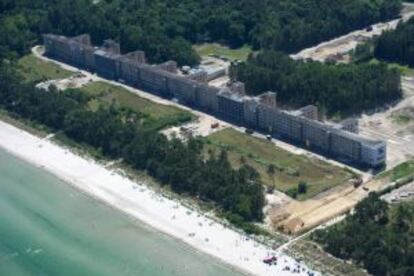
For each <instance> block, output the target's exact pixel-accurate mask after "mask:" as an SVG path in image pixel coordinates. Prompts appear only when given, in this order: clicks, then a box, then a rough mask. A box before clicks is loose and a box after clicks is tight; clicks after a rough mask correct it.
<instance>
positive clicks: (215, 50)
mask: <svg viewBox="0 0 414 276" xmlns="http://www.w3.org/2000/svg"><path fill="white" fill-rule="evenodd" d="M194 48H195V50H196V51H197V53H198V54H199V55H200V56H202V57H206V56H209V55H217V56H222V57H225V58H228V59H229V60H236V59H239V60H246V59H247V57H248V56H249V54H250V53H251V52H252V49H251V48H250V47H249V46H247V45H245V46H243V47H241V48H237V49H230V48H229V47H227V46H223V45H220V44H217V43H205V44H200V45H196V46H194Z"/></svg>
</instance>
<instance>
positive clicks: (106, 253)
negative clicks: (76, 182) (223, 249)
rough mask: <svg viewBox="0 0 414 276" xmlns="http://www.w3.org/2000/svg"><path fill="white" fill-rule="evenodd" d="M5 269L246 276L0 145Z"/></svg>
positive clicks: (0, 262)
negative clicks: (125, 213)
mask: <svg viewBox="0 0 414 276" xmlns="http://www.w3.org/2000/svg"><path fill="white" fill-rule="evenodd" d="M0 275H1V276H2V275H7V276H8V275H11V276H20V275H36V276H38V275H70V276H74V275H76V276H79V275H111V276H112V275H140V276H155V275H157V276H158V275H160V276H162V275H183V276H186V275H192V276H193V275H201V276H202V275H214V276H215V275H223V276H230V275H240V273H238V272H236V271H234V270H233V269H231V268H230V267H228V266H226V265H224V264H222V263H220V262H218V261H217V260H216V259H214V258H211V257H210V256H207V255H205V254H202V253H200V252H197V251H195V250H193V249H192V248H190V247H189V246H187V245H186V244H184V243H182V242H180V241H178V240H175V239H174V238H171V237H169V236H167V235H165V234H163V233H160V232H157V231H155V230H154V229H152V228H150V227H148V226H146V225H144V224H143V223H142V222H140V221H134V220H133V219H132V218H130V217H127V216H125V215H123V214H122V213H120V212H119V211H117V210H114V209H112V208H111V207H109V206H106V205H104V204H103V203H101V202H99V201H97V200H95V199H92V198H90V197H89V196H87V195H85V194H83V193H81V192H79V191H78V190H76V189H75V188H73V187H72V186H70V185H69V184H67V183H64V182H62V181H60V180H59V179H57V178H56V177H55V176H53V175H50V174H49V173H47V172H45V171H43V170H42V169H40V168H36V167H35V166H33V165H31V164H28V163H26V162H24V161H22V160H20V159H17V158H15V157H14V156H12V155H10V154H8V153H6V152H5V151H3V150H1V149H0Z"/></svg>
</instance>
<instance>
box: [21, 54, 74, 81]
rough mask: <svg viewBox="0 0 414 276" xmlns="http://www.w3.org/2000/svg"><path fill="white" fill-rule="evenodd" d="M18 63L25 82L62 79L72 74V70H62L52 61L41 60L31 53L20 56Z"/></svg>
mask: <svg viewBox="0 0 414 276" xmlns="http://www.w3.org/2000/svg"><path fill="white" fill-rule="evenodd" d="M18 64H19V66H20V68H21V69H20V71H21V73H22V74H23V77H24V78H25V80H26V81H27V82H36V83H37V82H41V81H45V80H52V79H64V78H68V77H70V76H72V75H73V72H70V71H67V70H64V69H62V68H60V67H59V66H58V65H56V64H54V63H51V62H46V61H43V60H41V59H39V58H37V57H35V56H34V55H32V54H30V55H27V56H24V57H22V58H21V59H20V60H19V62H18Z"/></svg>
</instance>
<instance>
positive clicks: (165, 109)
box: [81, 81, 195, 129]
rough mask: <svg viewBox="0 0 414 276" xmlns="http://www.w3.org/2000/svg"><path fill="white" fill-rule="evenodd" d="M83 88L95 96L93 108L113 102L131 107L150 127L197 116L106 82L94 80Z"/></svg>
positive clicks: (158, 127)
mask: <svg viewBox="0 0 414 276" xmlns="http://www.w3.org/2000/svg"><path fill="white" fill-rule="evenodd" d="M81 90H82V91H84V92H86V93H88V94H89V95H91V96H92V97H93V100H91V102H90V106H91V108H92V109H97V108H98V107H99V105H105V106H108V105H111V104H115V105H116V106H118V107H124V108H127V109H130V110H132V111H134V112H136V113H137V114H140V115H142V118H143V120H144V121H143V125H145V126H147V127H149V128H154V129H162V128H165V127H167V126H173V125H177V124H180V123H184V122H188V121H191V120H193V119H194V118H195V116H194V115H193V114H191V113H190V112H189V111H186V110H182V109H179V108H177V107H175V106H169V105H163V104H159V103H155V102H152V101H150V100H147V99H144V98H142V97H140V96H138V95H135V94H133V93H131V92H129V91H128V90H126V89H125V88H122V87H120V86H115V85H112V84H109V83H105V82H100V81H98V82H93V83H90V84H88V85H86V86H84V87H82V88H81Z"/></svg>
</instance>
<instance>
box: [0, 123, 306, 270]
mask: <svg viewBox="0 0 414 276" xmlns="http://www.w3.org/2000/svg"><path fill="white" fill-rule="evenodd" d="M0 147H2V148H4V149H5V150H6V151H8V152H10V153H12V154H14V155H16V156H18V157H20V158H22V159H24V160H26V161H28V162H30V163H32V164H34V165H36V166H38V167H41V168H44V169H45V170H47V171H49V172H51V173H53V174H54V175H56V176H58V177H59V178H61V179H62V180H64V181H66V182H69V183H70V184H72V185H74V186H75V187H77V188H79V189H80V190H81V191H83V192H86V193H87V194H89V195H91V196H93V197H95V198H97V199H99V200H101V201H103V202H105V203H107V204H109V205H111V206H113V207H115V208H117V209H119V210H121V211H123V212H125V213H127V214H129V215H131V216H132V217H134V218H137V219H139V220H141V221H143V222H145V223H146V224H148V225H150V226H152V227H154V228H155V229H158V230H160V231H162V232H165V233H166V234H169V235H171V236H173V237H175V238H178V239H180V240H182V241H184V242H186V243H187V244H189V245H191V246H193V247H194V248H196V249H198V250H200V251H202V252H205V253H208V254H210V255H212V256H214V257H217V258H219V259H220V260H222V261H223V262H226V263H228V264H230V265H232V266H234V267H237V268H238V269H240V270H242V271H245V272H249V273H251V274H254V275H279V276H280V275H282V276H283V275H307V271H308V269H306V268H305V269H306V271H302V270H301V272H300V273H293V272H291V271H286V270H284V268H285V267H286V266H289V267H290V269H291V270H292V269H293V268H295V267H296V265H297V262H296V261H295V260H293V259H292V258H290V257H288V256H286V255H284V254H282V253H280V252H274V251H272V250H271V249H270V248H267V247H265V246H264V245H261V244H258V243H256V242H255V241H253V240H251V239H248V238H247V237H245V236H242V235H240V234H239V233H237V232H235V231H233V230H230V229H227V228H225V227H223V226H222V225H221V224H219V223H217V222H214V221H213V220H211V219H210V218H207V217H205V216H203V215H202V214H199V213H196V212H194V211H191V210H190V209H188V208H186V207H184V206H182V205H181V204H180V203H178V202H176V201H173V200H170V199H167V198H165V197H163V196H162V195H160V194H157V193H155V192H154V191H152V190H151V189H150V188H148V187H147V186H145V185H144V184H143V183H134V182H132V181H131V180H129V179H127V178H125V177H123V176H121V175H119V174H118V173H116V172H113V171H110V170H108V169H106V168H105V167H104V166H102V165H100V164H98V163H96V162H94V161H93V160H87V159H85V158H83V157H81V156H78V155H76V154H74V153H72V152H71V151H69V150H67V149H65V148H63V147H61V146H58V145H56V144H54V143H52V142H51V141H49V140H45V139H41V138H38V137H36V136H34V135H32V134H29V133H27V132H25V131H23V130H20V129H18V128H16V127H14V126H12V125H9V124H7V123H4V122H2V121H0ZM191 233H194V234H195V235H192V234H191ZM272 253H273V254H276V255H277V256H279V258H278V264H277V265H273V266H267V265H265V264H264V263H263V262H262V260H263V258H265V257H266V256H268V255H269V254H272ZM177 257H179V256H177ZM303 267H304V265H303V264H301V268H303Z"/></svg>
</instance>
